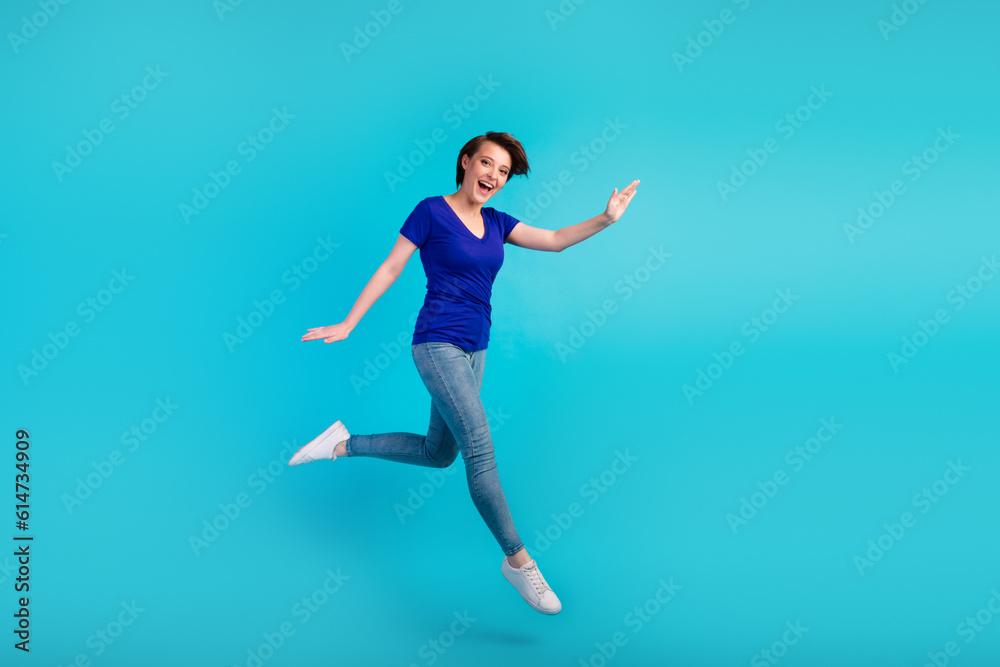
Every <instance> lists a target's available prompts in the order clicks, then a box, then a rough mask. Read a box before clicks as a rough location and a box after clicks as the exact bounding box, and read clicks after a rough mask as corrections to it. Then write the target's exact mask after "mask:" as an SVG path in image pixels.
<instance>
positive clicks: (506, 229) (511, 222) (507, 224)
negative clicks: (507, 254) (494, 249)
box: [497, 211, 519, 243]
mask: <svg viewBox="0 0 1000 667" xmlns="http://www.w3.org/2000/svg"><path fill="white" fill-rule="evenodd" d="M497 213H498V214H499V217H500V225H501V227H502V228H503V242H504V243H506V242H507V237H508V236H509V235H510V233H511V231H512V230H513V229H514V227H516V226H517V224H518V222H519V220H518V219H517V218H515V217H513V216H511V215H507V214H506V213H504V212H503V211H497Z"/></svg>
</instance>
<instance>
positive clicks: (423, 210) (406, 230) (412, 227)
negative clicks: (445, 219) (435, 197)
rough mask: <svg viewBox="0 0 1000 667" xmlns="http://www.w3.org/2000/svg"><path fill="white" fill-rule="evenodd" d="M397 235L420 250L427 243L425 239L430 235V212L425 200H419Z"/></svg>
mask: <svg viewBox="0 0 1000 667" xmlns="http://www.w3.org/2000/svg"><path fill="white" fill-rule="evenodd" d="M399 233H400V234H402V235H403V236H405V237H406V238H408V239H409V240H410V241H412V242H413V244H414V245H415V246H417V247H418V248H422V247H423V246H424V244H425V243H427V239H428V237H430V235H431V210H430V207H429V206H428V205H427V200H426V199H424V200H421V202H420V203H419V204H417V205H416V207H415V208H414V209H413V211H412V212H411V213H410V215H408V216H407V217H406V221H405V222H403V226H402V227H401V228H400V229H399Z"/></svg>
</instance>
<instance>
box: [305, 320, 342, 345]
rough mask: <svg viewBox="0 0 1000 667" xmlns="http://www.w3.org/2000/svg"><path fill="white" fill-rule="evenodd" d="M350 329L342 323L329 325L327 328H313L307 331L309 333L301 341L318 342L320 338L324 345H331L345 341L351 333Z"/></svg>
mask: <svg viewBox="0 0 1000 667" xmlns="http://www.w3.org/2000/svg"><path fill="white" fill-rule="evenodd" d="M352 328H353V327H350V326H348V325H347V324H345V323H344V322H341V323H340V324H331V325H330V326H328V327H314V328H312V329H310V330H309V333H307V334H305V335H304V336H302V340H303V342H305V341H307V340H319V339H320V338H322V339H323V342H324V343H333V342H335V341H338V340H344V339H346V338H347V336H348V334H350V333H351V329H352Z"/></svg>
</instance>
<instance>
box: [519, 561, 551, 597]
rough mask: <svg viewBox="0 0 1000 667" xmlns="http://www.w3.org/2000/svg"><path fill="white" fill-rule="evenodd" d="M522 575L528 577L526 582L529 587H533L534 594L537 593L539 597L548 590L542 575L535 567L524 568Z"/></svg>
mask: <svg viewBox="0 0 1000 667" xmlns="http://www.w3.org/2000/svg"><path fill="white" fill-rule="evenodd" d="M524 575H525V576H526V577H528V581H530V582H531V585H532V586H533V587H534V589H535V592H536V593H538V595H539V596H540V595H541V594H542V593H544V592H545V591H546V590H547V589H548V588H549V584H548V582H546V581H545V577H543V576H542V573H541V572H539V571H538V566H537V565H532V566H531V567H529V568H525V570H524Z"/></svg>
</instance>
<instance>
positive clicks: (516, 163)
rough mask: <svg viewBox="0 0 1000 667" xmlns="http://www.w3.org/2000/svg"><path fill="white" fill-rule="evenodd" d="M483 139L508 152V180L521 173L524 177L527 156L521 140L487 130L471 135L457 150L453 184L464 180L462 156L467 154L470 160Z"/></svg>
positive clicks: (459, 184)
mask: <svg viewBox="0 0 1000 667" xmlns="http://www.w3.org/2000/svg"><path fill="white" fill-rule="evenodd" d="M484 141H489V142H492V143H494V144H496V145H497V146H500V147H501V148H503V149H504V150H505V151H507V152H508V153H510V163H511V164H510V173H509V174H507V179H508V180H510V177H511V176H516V175H521V174H523V175H524V176H525V178H527V176H528V169H530V167H528V156H527V155H526V154H525V152H524V146H522V145H521V142H520V141H518V140H517V139H515V138H514V137H512V136H511V135H510V134H508V133H507V132H487V133H486V134H481V135H479V136H478V137H473V138H472V139H469V141H468V142H467V143H466V144H465V145H464V146H462V150H460V151H459V152H458V168H457V170H456V172H455V185H457V186H458V187H462V181H464V180H465V169H462V156H463V155H468V156H469V159H470V160H471V159H472V157H473V156H474V155H475V154H476V153H477V152H478V151H479V147H480V146H481V145H482V144H483V142H484Z"/></svg>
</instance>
